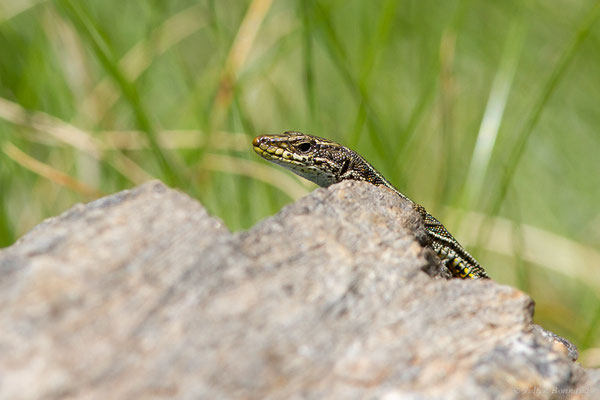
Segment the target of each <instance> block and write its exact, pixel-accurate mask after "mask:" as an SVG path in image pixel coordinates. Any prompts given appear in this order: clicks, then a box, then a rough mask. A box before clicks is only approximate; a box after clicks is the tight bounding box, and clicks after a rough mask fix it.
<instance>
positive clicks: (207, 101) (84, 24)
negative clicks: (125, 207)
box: [0, 0, 600, 367]
mask: <svg viewBox="0 0 600 400" xmlns="http://www.w3.org/2000/svg"><path fill="white" fill-rule="evenodd" d="M599 13H600V1H592V0H570V1H567V0H550V1H541V0H529V1H522V0H506V1H501V2H498V1H493V0H487V1H470V0H448V1H444V2H440V1H431V0H411V1H400V0H378V1H361V0H344V1H342V0H331V1H325V0H321V1H318V0H279V1H272V0H253V1H240V0H220V1H216V0H199V1H192V0H171V1H168V2H165V1H160V0H146V1H139V0H138V1H127V2H123V1H116V0H104V1H101V2H100V1H91V0H85V1H83V0H64V1H59V0H57V1H42V0H20V1H13V0H0V191H1V194H0V247H3V246H9V245H10V244H12V243H13V242H14V241H15V240H16V239H17V238H18V237H20V236H21V235H23V234H24V233H25V232H26V231H27V230H29V229H30V228H32V227H33V226H34V225H36V224H37V223H39V222H40V221H42V220H43V219H44V218H47V217H50V216H54V215H57V214H59V213H60V212H62V211H64V210H66V209H67V208H69V207H70V206H72V205H73V204H74V203H77V202H85V201H90V200H93V199H94V198H97V197H99V196H102V195H105V194H109V193H113V192H115V191H118V190H122V189H126V188H130V187H132V186H135V185H137V184H140V183H142V182H144V181H146V180H149V179H152V178H158V179H162V180H163V181H165V182H166V183H167V184H169V185H171V186H174V187H178V188H180V189H181V190H183V191H185V192H187V193H189V194H190V195H192V196H194V197H196V198H197V199H198V200H199V201H201V202H202V204H204V205H205V206H206V207H207V208H208V209H209V211H210V212H211V213H212V214H213V215H216V216H218V217H220V218H222V219H223V220H224V221H225V222H226V224H227V225H228V226H229V227H230V228H231V229H233V230H239V229H246V228H248V227H250V226H252V225H253V224H254V223H256V222H257V221H259V220H261V219H263V218H265V217H267V216H269V215H271V214H274V213H275V212H277V211H278V210H279V209H281V207H282V206H284V205H285V204H287V203H290V202H292V201H293V200H294V199H297V198H299V197H301V196H303V195H304V194H306V193H308V192H309V191H310V190H312V188H313V186H311V184H307V183H306V182H303V181H301V180H300V179H299V178H297V177H295V176H293V175H291V174H288V173H287V172H285V171H283V170H280V169H277V167H276V166H271V165H269V164H267V163H266V162H264V161H262V160H260V159H258V157H256V156H255V155H254V154H253V152H252V150H251V146H250V141H251V139H252V137H253V136H255V135H257V134H262V133H279V132H281V131H284V130H292V129H294V130H300V131H303V132H306V133H312V134H315V135H320V136H325V137H328V138H330V139H333V140H336V141H339V142H341V143H343V144H346V145H348V146H350V147H352V148H354V149H356V150H357V151H359V153H361V154H362V155H364V156H365V157H366V158H367V159H368V160H370V161H371V163H372V164H374V165H375V166H376V167H377V168H378V169H380V170H381V172H382V173H383V174H384V175H385V176H386V177H388V179H390V180H391V181H392V182H393V183H394V184H395V185H396V186H397V187H398V188H399V189H400V190H401V191H403V192H404V193H406V194H407V195H408V196H409V197H411V198H412V199H413V200H415V201H417V202H419V203H422V204H423V205H425V207H426V208H427V209H428V210H429V211H430V212H431V213H432V214H434V215H436V216H437V217H438V218H439V219H440V220H442V221H444V223H445V225H446V226H447V227H448V228H449V230H450V231H452V232H453V233H454V234H455V236H456V237H457V238H459V240H460V241H461V242H462V243H463V244H465V245H466V246H467V247H469V249H470V250H472V253H474V255H475V256H476V257H477V258H478V259H479V260H480V261H481V262H482V264H483V265H484V266H485V267H486V269H487V270H488V272H489V273H490V275H491V276H493V277H494V279H495V280H497V281H499V282H502V283H506V284H509V285H513V286H516V287H519V288H520V289H522V290H524V291H526V292H527V293H529V294H530V295H531V296H532V297H533V298H534V299H535V301H536V316H535V318H536V321H537V322H538V323H540V324H541V325H542V326H544V327H545V328H547V329H550V330H552V331H554V332H556V333H558V334H560V335H563V336H565V337H567V338H568V339H569V340H571V341H573V342H574V343H575V344H576V345H577V346H578V347H579V349H580V351H581V352H582V355H581V358H580V360H581V361H582V363H583V364H584V365H586V366H595V367H598V366H600V212H599V210H600V208H599V201H600V154H599V153H600V151H599V150H600V24H599V23H597V19H598V17H599Z"/></svg>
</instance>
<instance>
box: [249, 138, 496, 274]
mask: <svg viewBox="0 0 600 400" xmlns="http://www.w3.org/2000/svg"><path fill="white" fill-rule="evenodd" d="M252 146H253V148H254V151H255V152H256V153H257V154H258V155H259V156H261V157H262V158H264V159H265V160H268V161H270V162H273V163H275V164H277V165H280V166H282V167H284V168H286V169H288V170H290V171H292V172H293V173H295V174H297V175H299V176H301V177H303V178H305V179H308V180H309V181H312V182H314V183H316V184H317V185H319V186H321V187H326V186H329V185H332V184H334V183H338V182H341V181H344V180H355V181H365V182H369V183H371V184H374V185H377V186H385V187H387V188H389V189H391V190H393V191H394V192H395V193H396V194H397V195H398V196H400V197H401V198H402V199H404V200H406V201H408V202H410V204H411V205H412V207H413V209H414V210H415V211H416V212H417V213H418V214H419V215H420V216H421V218H422V219H423V224H424V226H425V229H426V231H427V233H428V235H429V236H430V238H431V247H432V248H433V250H434V251H435V253H436V254H437V256H438V257H439V259H440V260H441V262H442V263H443V264H444V265H445V266H446V267H447V268H448V269H449V270H450V272H451V273H452V276H453V277H458V278H471V279H489V276H488V275H487V273H486V272H485V270H484V269H483V268H482V267H481V265H480V264H479V263H478V262H477V260H475V258H474V257H473V256H471V254H469V253H468V252H467V251H466V250H465V249H464V248H463V246H461V244H460V243H458V241H457V240H456V239H454V237H453V236H452V235H451V234H450V232H448V230H447V229H446V228H445V227H444V225H442V223H441V222H440V221H438V220H437V219H435V218H434V217H433V216H432V215H431V214H429V213H428V212H427V211H426V210H425V208H424V207H423V206H421V205H420V204H417V203H415V202H414V201H412V200H411V199H409V198H408V197H406V196H405V195H404V194H402V193H401V192H400V191H399V190H398V189H396V188H395V187H394V186H393V185H392V184H391V183H390V182H389V181H388V180H387V179H385V178H384V177H383V175H382V174H381V173H379V172H378V171H377V170H376V169H375V168H374V167H373V166H372V165H371V164H369V162H368V161H367V160H365V159H364V158H363V157H361V156H360V155H359V154H358V153H356V152H355V151H353V150H351V149H349V148H347V147H345V146H342V145H341V144H338V143H335V142H332V141H330V140H328V139H324V138H320V137H317V136H312V135H307V134H304V133H301V132H295V131H288V132H284V133H283V134H280V135H260V136H257V137H255V138H254V140H253V141H252Z"/></svg>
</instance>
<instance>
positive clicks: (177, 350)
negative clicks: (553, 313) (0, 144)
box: [0, 182, 600, 400]
mask: <svg viewBox="0 0 600 400" xmlns="http://www.w3.org/2000/svg"><path fill="white" fill-rule="evenodd" d="M426 243H427V236H426V233H425V231H424V229H423V227H422V225H421V224H420V221H419V218H418V217H417V215H415V214H414V213H413V211H412V209H411V207H410V205H408V204H406V203H405V202H404V201H403V200H402V199H400V198H399V197H398V196H396V195H395V194H394V193H393V192H391V191H390V190H388V189H385V188H378V187H375V186H372V185H369V184H366V183H361V182H343V183H341V184H337V185H334V186H331V187H330V188H327V189H317V190H315V191H314V192H313V193H311V194H310V195H309V196H307V197H305V198H303V199H301V200H300V201H298V202H296V203H295V204H292V205H290V206H288V207H286V208H284V209H283V210H282V211H281V212H280V213H279V214H277V215H275V216H273V217H271V218H268V219H267V220H265V221H263V222H261V223H259V224H258V225H257V226H255V227H254V228H252V229H251V230H249V231H247V232H241V233H237V234H231V233H230V232H229V231H228V230H227V229H226V228H225V227H224V225H223V223H222V222H220V221H219V220H217V219H215V218H212V217H210V216H209V215H208V214H207V213H206V211H205V210H204V209H203V208H202V206H200V205H199V204H198V203H197V202H195V201H194V200H192V199H190V198H189V197H187V196H186V195H184V194H182V193H179V192H177V191H174V190H170V189H168V188H166V187H165V186H163V185H162V184H161V183H159V182H151V183H148V184H146V185H143V186H140V187H138V188H136V189H133V190H130V191H125V192H121V193H118V194H116V195H113V196H109V197H106V198H103V199H100V200H97V201H94V202H92V203H89V204H87V205H78V206H75V207H73V208H72V209H71V210H69V211H67V212H65V213H64V214H62V215H61V216H59V217H56V218H52V219H49V220H47V221H45V222H43V223H42V224H40V225H39V226H38V227H36V228H35V229H33V230H32V231H31V232H29V233H28V234H27V235H25V236H24V237H23V238H22V239H20V240H19V241H18V242H17V243H15V244H14V245H13V246H12V247H9V248H7V249H4V250H1V251H0V274H1V275H0V323H1V325H0V326H2V330H0V398H2V399H11V400H12V399H15V400H18V399H40V398H41V399H55V398H69V399H71V398H85V399H106V398H110V399H132V398H185V399H192V398H193V399H196V398H203V399H204V398H206V399H229V398H231V399H232V398H261V399H262V398H268V399H289V398H308V399H323V398H331V399H363V398H379V399H399V398H409V399H413V398H414V399H422V398H423V399H425V398H448V399H464V398H481V399H487V398H489V399H492V398H536V399H537V398H540V399H542V398H557V397H573V396H576V395H577V396H581V397H578V398H595V395H596V396H597V395H598V394H599V393H600V376H599V375H598V373H597V371H592V370H585V369H583V368H581V367H580V366H579V365H578V364H576V363H573V362H572V360H571V358H570V356H569V349H568V346H567V345H566V344H564V343H563V344H564V346H557V339H556V338H554V337H553V336H551V335H545V334H544V331H543V330H541V329H539V328H536V327H535V325H534V324H532V315H533V301H532V300H531V299H530V298H529V297H528V296H527V295H525V294H524V293H522V292H520V291H518V290H515V289H513V288H510V287H507V286H502V285H498V284H496V283H495V282H493V281H466V280H459V279H446V278H447V277H448V273H447V271H446V270H445V269H443V267H442V266H441V265H440V263H439V262H438V261H437V259H436V258H435V257H434V256H433V253H432V252H431V251H430V250H428V249H427V248H424V247H423V245H424V244H426ZM566 343H568V342H566Z"/></svg>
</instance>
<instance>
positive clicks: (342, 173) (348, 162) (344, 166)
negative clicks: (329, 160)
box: [340, 159, 350, 176]
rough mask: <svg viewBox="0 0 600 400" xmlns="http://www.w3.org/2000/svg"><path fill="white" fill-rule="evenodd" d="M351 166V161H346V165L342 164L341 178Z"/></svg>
mask: <svg viewBox="0 0 600 400" xmlns="http://www.w3.org/2000/svg"><path fill="white" fill-rule="evenodd" d="M349 166H350V160H348V159H345V160H344V164H342V169H341V170H340V176H342V175H344V174H345V173H346V171H348V167H349Z"/></svg>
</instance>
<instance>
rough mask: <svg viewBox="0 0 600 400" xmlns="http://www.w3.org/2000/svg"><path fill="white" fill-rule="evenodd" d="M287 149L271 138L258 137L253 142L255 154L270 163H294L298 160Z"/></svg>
mask: <svg viewBox="0 0 600 400" xmlns="http://www.w3.org/2000/svg"><path fill="white" fill-rule="evenodd" d="M286 147H287V146H285V147H284V146H282V143H280V142H276V141H273V140H271V138H270V137H269V136H257V137H255V138H254V140H252V148H253V149H254V152H255V153H256V154H258V155H259V156H261V157H262V158H264V159H266V160H269V161H286V162H293V161H294V160H296V159H297V156H295V154H294V153H292V152H290V151H289V150H288V149H287V148H286ZM296 161H299V160H296Z"/></svg>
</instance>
